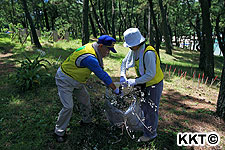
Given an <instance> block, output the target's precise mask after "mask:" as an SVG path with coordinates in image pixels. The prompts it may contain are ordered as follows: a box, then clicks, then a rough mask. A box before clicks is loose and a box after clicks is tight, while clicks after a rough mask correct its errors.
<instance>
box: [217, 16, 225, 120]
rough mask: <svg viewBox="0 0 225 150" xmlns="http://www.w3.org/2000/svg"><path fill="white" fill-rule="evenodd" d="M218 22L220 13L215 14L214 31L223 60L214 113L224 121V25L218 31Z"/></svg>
mask: <svg viewBox="0 0 225 150" xmlns="http://www.w3.org/2000/svg"><path fill="white" fill-rule="evenodd" d="M219 22H220V14H219V15H218V16H217V19H216V27H215V31H216V36H217V40H218V43H219V47H220V50H221V52H222V53H223V58H224V62H223V71H222V75H221V83H220V92H219V96H218V100H217V108H216V113H217V115H218V116H220V117H221V118H223V120H224V121H225V56H224V55H225V41H224V37H225V27H224V28H223V31H221V32H220V31H219V29H220V28H219ZM221 35H222V37H221Z"/></svg>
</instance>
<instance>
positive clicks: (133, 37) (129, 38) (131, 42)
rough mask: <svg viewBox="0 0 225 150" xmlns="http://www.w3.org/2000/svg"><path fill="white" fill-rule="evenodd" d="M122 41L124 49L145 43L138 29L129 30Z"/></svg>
mask: <svg viewBox="0 0 225 150" xmlns="http://www.w3.org/2000/svg"><path fill="white" fill-rule="evenodd" d="M123 36H124V40H125V42H124V43H123V46H124V47H133V46H137V45H139V44H141V43H142V42H144V41H145V38H144V37H143V36H142V35H141V32H140V31H139V30H138V28H129V29H127V30H126V31H125V32H124V33H123Z"/></svg>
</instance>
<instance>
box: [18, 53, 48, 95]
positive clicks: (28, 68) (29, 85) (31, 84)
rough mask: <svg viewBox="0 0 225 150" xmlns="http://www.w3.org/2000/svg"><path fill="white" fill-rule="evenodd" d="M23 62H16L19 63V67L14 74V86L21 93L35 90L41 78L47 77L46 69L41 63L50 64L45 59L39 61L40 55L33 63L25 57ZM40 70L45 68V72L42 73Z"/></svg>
mask: <svg viewBox="0 0 225 150" xmlns="http://www.w3.org/2000/svg"><path fill="white" fill-rule="evenodd" d="M24 56H25V58H26V59H25V60H23V61H16V62H19V64H20V67H19V68H17V72H16V86H17V87H19V88H20V89H21V90H22V91H27V90H30V89H33V88H36V87H38V86H39V85H40V83H41V78H42V77H43V76H46V75H47V76H49V74H48V73H47V71H46V70H47V67H46V65H44V64H43V62H45V63H48V64H49V65H51V64H50V62H49V61H47V60H45V59H40V60H39V57H40V55H38V56H37V57H36V58H35V59H34V60H33V61H32V60H31V59H30V58H28V57H27V56H26V55H24ZM42 68H45V71H42Z"/></svg>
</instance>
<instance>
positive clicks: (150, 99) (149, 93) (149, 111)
mask: <svg viewBox="0 0 225 150" xmlns="http://www.w3.org/2000/svg"><path fill="white" fill-rule="evenodd" d="M162 90H163V80H162V81H160V82H159V83H158V84H155V85H153V86H149V87H146V92H145V93H146V94H145V101H144V102H141V109H142V110H143V112H144V117H145V121H144V123H145V126H146V127H145V128H144V136H146V137H149V138H150V139H153V138H155V137H156V136H157V132H156V130H157V126H158V112H159V101H160V97H161V94H162Z"/></svg>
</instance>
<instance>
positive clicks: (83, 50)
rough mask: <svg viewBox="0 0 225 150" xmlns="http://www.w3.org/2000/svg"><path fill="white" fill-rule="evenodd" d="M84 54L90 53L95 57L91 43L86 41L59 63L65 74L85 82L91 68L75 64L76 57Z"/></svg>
mask: <svg viewBox="0 0 225 150" xmlns="http://www.w3.org/2000/svg"><path fill="white" fill-rule="evenodd" d="M85 54H90V55H93V56H94V57H96V58H97V55H96V53H95V50H94V48H93V47H92V44H91V43H88V44H86V45H84V46H82V47H80V48H78V49H76V50H75V51H74V52H73V53H72V54H71V55H70V56H69V57H68V58H67V59H66V60H65V61H64V62H63V63H62V65H61V69H62V71H63V72H64V73H65V74H66V75H68V76H70V77H72V78H73V79H74V80H76V81H78V82H81V83H85V82H86V81H87V79H88V78H89V77H90V74H91V70H89V69H88V68H85V67H80V66H77V65H76V61H77V60H78V58H79V57H81V56H82V55H85Z"/></svg>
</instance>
